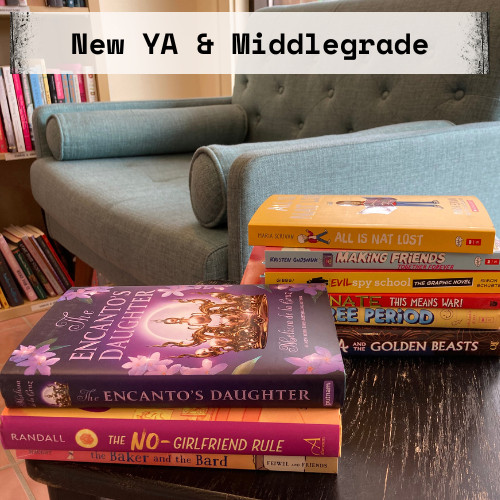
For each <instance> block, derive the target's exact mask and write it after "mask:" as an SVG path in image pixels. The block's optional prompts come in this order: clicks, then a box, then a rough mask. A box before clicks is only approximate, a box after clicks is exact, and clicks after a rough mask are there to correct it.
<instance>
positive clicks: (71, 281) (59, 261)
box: [42, 234, 75, 286]
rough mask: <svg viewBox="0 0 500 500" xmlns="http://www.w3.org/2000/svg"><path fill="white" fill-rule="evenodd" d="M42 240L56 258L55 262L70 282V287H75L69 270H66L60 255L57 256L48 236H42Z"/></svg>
mask: <svg viewBox="0 0 500 500" xmlns="http://www.w3.org/2000/svg"><path fill="white" fill-rule="evenodd" d="M42 239H43V241H44V242H45V244H46V245H47V248H48V249H49V251H50V253H51V254H52V255H53V256H54V259H55V261H56V262H57V264H58V265H59V268H60V270H61V271H62V273H63V274H64V276H65V277H66V279H67V280H68V283H69V284H70V286H74V285H75V283H74V281H73V278H72V277H71V276H70V274H69V272H68V270H67V269H66V266H65V265H64V264H63V263H62V262H61V259H60V258H59V255H57V252H56V251H55V250H54V247H53V246H52V244H51V243H50V240H49V239H48V238H47V235H46V234H42Z"/></svg>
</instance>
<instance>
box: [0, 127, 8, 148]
mask: <svg viewBox="0 0 500 500" xmlns="http://www.w3.org/2000/svg"><path fill="white" fill-rule="evenodd" d="M8 151H9V146H8V144H7V137H6V135H5V131H4V129H3V125H2V120H0V153H7V152H8Z"/></svg>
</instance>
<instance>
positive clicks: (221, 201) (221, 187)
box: [189, 120, 454, 228]
mask: <svg viewBox="0 0 500 500" xmlns="http://www.w3.org/2000/svg"><path fill="white" fill-rule="evenodd" d="M453 126H454V125H453V123H451V122H449V121H446V120H425V121H415V122H406V123H396V124H392V125H384V126H382V127H375V128H371V129H366V130H361V131H359V132H354V133H352V134H349V135H346V134H340V135H324V136H319V137H314V138H312V137H311V138H304V139H292V140H288V141H269V142H248V143H243V144H236V145H232V146H225V145H221V144H220V143H219V144H212V145H210V146H203V147H201V148H199V149H198V150H197V151H196V152H195V154H194V155H193V159H192V161H191V170H190V172H189V190H190V194H191V205H192V207H193V212H194V214H195V215H196V217H197V219H198V221H199V223H200V224H201V225H202V226H204V227H209V228H213V227H217V226H224V225H226V224H227V176H228V175H229V171H230V169H231V165H232V164H233V162H234V160H236V158H238V156H240V155H242V154H246V153H253V154H257V153H258V154H264V153H272V152H275V151H284V150H287V151H292V150H294V149H302V148H304V147H314V148H316V147H323V146H333V145H336V144H343V143H344V142H345V140H346V138H348V139H347V140H348V141H352V140H362V138H363V137H366V136H373V135H385V134H394V133H397V134H405V133H422V132H429V131H431V130H436V129H442V128H448V127H453Z"/></svg>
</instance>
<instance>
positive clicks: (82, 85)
mask: <svg viewBox="0 0 500 500" xmlns="http://www.w3.org/2000/svg"><path fill="white" fill-rule="evenodd" d="M78 90H79V91H80V100H81V102H87V94H86V92H85V76H84V75H82V74H81V73H79V74H78Z"/></svg>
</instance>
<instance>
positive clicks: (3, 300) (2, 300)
mask: <svg viewBox="0 0 500 500" xmlns="http://www.w3.org/2000/svg"><path fill="white" fill-rule="evenodd" d="M0 306H2V308H3V309H8V308H9V307H10V305H9V303H8V302H7V297H5V294H4V293H3V290H2V289H1V288H0Z"/></svg>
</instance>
